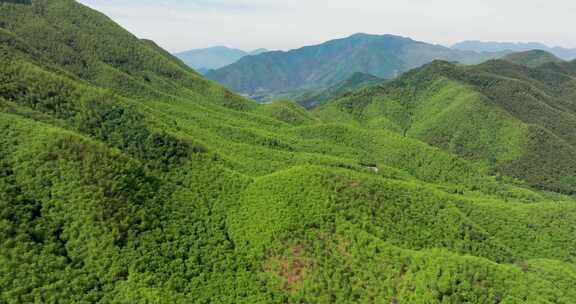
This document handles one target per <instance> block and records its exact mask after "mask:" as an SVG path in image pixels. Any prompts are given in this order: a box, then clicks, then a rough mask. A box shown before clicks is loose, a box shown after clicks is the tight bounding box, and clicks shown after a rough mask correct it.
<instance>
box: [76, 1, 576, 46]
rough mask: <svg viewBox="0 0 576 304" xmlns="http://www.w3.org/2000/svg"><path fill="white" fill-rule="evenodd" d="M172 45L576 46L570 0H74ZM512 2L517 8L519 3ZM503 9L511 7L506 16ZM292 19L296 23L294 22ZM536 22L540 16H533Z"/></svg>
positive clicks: (140, 34)
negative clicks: (370, 39)
mask: <svg viewBox="0 0 576 304" xmlns="http://www.w3.org/2000/svg"><path fill="white" fill-rule="evenodd" d="M80 2H81V3H83V4H85V5H88V6H90V7H92V8H94V9H97V10H99V11H101V12H102V13H105V14H106V15H108V16H109V17H110V18H112V19H113V20H114V21H116V22H117V23H119V24H120V25H122V26H123V27H125V28H127V29H128V30H130V31H131V32H132V33H134V34H135V35H137V36H138V37H141V38H148V39H152V40H154V41H155V42H157V43H158V44H160V45H161V46H162V47H164V48H166V49H167V50H169V51H170V52H179V51H185V50H189V49H199V48H207V47H213V46H226V47H231V48H238V49H242V50H246V51H251V50H254V49H258V48H266V49H270V50H288V49H294V48H299V47H301V46H305V45H312V44H318V43H322V42H325V41H327V40H331V39H337V38H343V37H347V36H350V35H352V34H355V33H368V34H378V35H380V34H392V35H398V36H405V37H410V38H412V39H415V40H419V41H424V42H428V43H435V44H441V45H445V46H451V45H453V44H454V43H457V42H461V41H464V40H480V41H495V42H540V43H544V44H546V45H548V46H550V47H556V46H560V47H567V48H576V42H575V41H574V40H573V39H572V38H570V37H569V36H568V34H563V33H561V32H560V31H558V29H563V28H572V27H573V26H575V25H576V20H575V19H573V18H572V14H571V13H570V12H573V11H576V3H574V2H569V1H565V0H562V1H561V2H562V4H561V5H559V4H555V5H554V6H553V7H552V6H550V5H548V3H549V2H545V1H541V0H532V1H519V0H512V1H508V2H504V3H503V2H497V1H495V0H488V1H484V2H482V3H479V2H478V3H462V1H457V0H441V1H435V2H434V3H431V2H427V1H424V0H415V1H411V2H409V3H408V2H406V3H394V5H387V1H377V0H358V1H355V2H353V3H350V2H349V1H335V0H317V1H314V2H313V3H310V1H308V2H306V1H304V0H292V1H289V0H277V1H275V2H273V3H270V1H268V0H192V1H186V2H183V1H179V0H163V1H152V0H144V1H135V0H80ZM517 8H522V9H521V10H518V9H517ZM507 12H514V15H513V16H510V14H509V13H507ZM295 21H297V22H295ZM535 21H538V22H535ZM195 29H200V30H195Z"/></svg>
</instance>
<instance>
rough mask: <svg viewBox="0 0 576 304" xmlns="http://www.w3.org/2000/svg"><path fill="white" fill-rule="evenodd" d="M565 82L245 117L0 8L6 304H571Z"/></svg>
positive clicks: (563, 75)
mask: <svg viewBox="0 0 576 304" xmlns="http://www.w3.org/2000/svg"><path fill="white" fill-rule="evenodd" d="M530 58H531V60H530V62H534V61H533V60H532V57H530ZM575 77H576V63H574V62H548V61H546V62H545V63H543V64H542V65H539V66H537V67H527V66H523V65H520V64H517V63H514V62H511V61H510V60H495V61H490V62H487V63H485V64H481V65H477V66H461V65H456V64H452V63H448V62H434V63H432V64H429V65H426V66H424V67H422V68H421V69H417V70H413V71H411V72H409V73H407V74H406V75H404V76H402V77H400V78H398V79H396V80H394V81H390V82H385V83H381V84H377V85H375V86H373V83H372V84H371V86H368V87H364V86H361V87H360V88H359V89H358V90H352V91H348V90H344V91H342V94H343V95H341V96H334V99H333V100H325V101H324V102H323V104H322V105H321V106H320V107H318V108H316V109H315V110H313V111H308V110H305V109H304V108H302V107H301V106H300V105H298V104H296V103H294V102H291V101H287V100H282V101H279V102H276V103H271V104H266V105H259V104H257V103H255V102H253V101H251V100H247V99H245V98H243V97H241V96H239V95H236V94H235V93H232V92H230V91H228V90H227V89H225V88H223V87H222V86H220V85H218V84H216V83H213V82H211V81H208V80H206V79H204V78H203V77H202V76H200V75H199V74H198V73H196V72H195V71H194V70H192V69H190V68H188V67H187V66H186V65H185V64H184V63H182V62H181V61H179V60H178V59H176V58H174V57H172V56H171V55H170V54H168V53H167V52H166V51H164V50H162V49H161V48H160V47H159V46H158V45H156V44H155V43H153V42H152V41H148V40H141V39H138V38H137V37H134V36H133V35H132V34H130V33H129V32H127V31H125V30H124V29H122V28H121V27H119V26H118V25H117V24H115V23H114V22H113V21H112V20H110V19H109V18H107V17H106V16H104V15H102V14H100V13H98V12H96V11H93V10H91V9H89V8H87V7H85V6H83V5H81V4H79V3H77V2H76V1H73V0H49V1H47V0H34V1H32V2H31V5H20V4H14V3H7V2H6V1H3V2H2V4H1V5H0V303H566V304H571V303H575V302H576V290H575V289H574V288H573V287H574V286H576V201H575V200H574V198H573V197H572V195H574V193H575V192H576V172H575V170H576V163H575V154H574V153H575V152H574V151H575V150H574V149H575V148H574V145H576V138H575V137H574V132H573V131H574V130H575V128H574V127H575V125H574V124H575V123H576V120H575V118H574V117H575V116H574V115H576V114H575V111H576V104H575V103H574V98H575V97H576V86H575V85H574V84H575V83H574V79H575ZM361 78H362V79H366V78H368V79H372V80H373V78H372V77H361ZM354 84H356V82H354ZM331 96H332V95H331Z"/></svg>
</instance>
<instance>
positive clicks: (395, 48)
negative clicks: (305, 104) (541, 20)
mask: <svg viewBox="0 0 576 304" xmlns="http://www.w3.org/2000/svg"><path fill="white" fill-rule="evenodd" d="M500 55H502V54H497V53H483V54H479V53H475V52H468V51H458V50H451V49H449V48H446V47H443V46H439V45H432V44H427V43H424V42H419V41H414V40H412V39H409V38H404V37H399V36H393V35H381V36H379V35H368V34H356V35H352V36H350V37H347V38H343V39H337V40H332V41H328V42H325V43H323V44H320V45H314V46H307V47H303V48H300V49H296V50H291V51H288V52H283V51H276V52H267V53H264V54H260V55H258V56H251V57H246V58H243V59H241V60H239V61H238V62H236V63H234V64H231V65H229V66H226V67H224V68H221V69H218V70H215V71H211V72H209V73H208V74H207V75H206V77H208V78H209V79H212V80H215V81H217V82H219V83H221V84H223V85H224V86H226V87H228V88H230V89H231V90H233V91H235V92H238V93H241V94H243V95H247V96H262V95H266V96H270V97H269V99H271V98H273V97H274V96H278V95H283V94H287V93H290V94H293V93H294V92H296V93H298V92H301V91H309V90H323V89H326V88H328V87H330V86H332V85H335V84H337V83H338V82H341V81H344V80H345V79H347V78H349V77H350V76H352V75H353V74H354V73H355V72H362V73H366V74H371V75H374V76H377V77H380V78H392V77H394V76H396V75H398V74H401V73H403V72H406V71H408V70H410V69H413V68H416V67H419V66H421V65H423V64H426V63H429V62H430V61H432V60H434V59H444V60H448V61H458V62H461V63H466V64H472V63H480V62H482V61H484V60H487V59H490V58H494V57H497V56H500Z"/></svg>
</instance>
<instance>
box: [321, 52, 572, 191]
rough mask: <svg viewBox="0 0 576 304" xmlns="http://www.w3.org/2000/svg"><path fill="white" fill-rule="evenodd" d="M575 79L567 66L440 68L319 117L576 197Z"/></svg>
mask: <svg viewBox="0 0 576 304" xmlns="http://www.w3.org/2000/svg"><path fill="white" fill-rule="evenodd" d="M524 55H526V54H520V55H519V56H516V57H514V58H526V56H524ZM574 75H575V74H574V72H573V63H567V62H545V63H543V64H541V65H539V66H537V67H535V68H529V67H524V66H521V65H517V64H514V63H512V62H510V60H493V61H489V62H486V63H484V64H481V65H478V66H461V65H455V64H451V63H448V62H441V61H437V62H434V63H432V64H430V65H427V66H425V67H423V68H421V69H416V70H413V71H410V72H409V73H407V74H406V75H404V76H402V77H400V78H399V79H397V80H395V81H391V82H388V83H385V84H383V85H380V86H375V87H370V88H367V89H364V90H360V91H358V92H356V93H354V94H350V95H347V96H345V97H343V98H341V99H339V100H336V101H334V102H331V103H329V104H327V105H326V106H324V107H322V108H320V109H318V111H317V112H318V114H319V115H320V116H321V117H324V120H325V121H330V120H337V121H340V122H342V121H343V120H347V121H352V122H354V123H358V124H360V125H362V126H366V127H370V128H376V129H388V130H394V131H397V132H401V133H403V134H405V135H406V136H409V137H413V138H417V139H420V140H422V141H425V142H427V143H429V144H432V145H434V146H438V147H440V148H442V149H444V150H447V151H449V152H452V153H454V154H458V155H460V156H462V157H464V158H467V159H469V160H473V161H479V162H481V163H483V164H484V165H485V167H486V168H488V169H489V170H490V171H494V173H495V174H502V175H507V176H513V177H516V178H519V179H522V180H524V181H526V182H528V184H529V185H531V186H534V187H537V188H540V189H544V190H550V191H556V192H563V193H566V194H574V193H576V184H575V183H574V176H576V137H574V132H571V131H570V130H574V128H576V108H575V105H576V104H575V103H574V102H573V98H574V96H575V93H576V89H575V88H576V87H575V84H576V82H575V79H574Z"/></svg>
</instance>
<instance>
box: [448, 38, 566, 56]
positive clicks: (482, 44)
mask: <svg viewBox="0 0 576 304" xmlns="http://www.w3.org/2000/svg"><path fill="white" fill-rule="evenodd" d="M452 48H453V49H459V50H467V51H477V52H502V51H511V52H524V51H530V50H543V51H547V52H549V53H552V54H554V55H555V56H557V57H560V58H561V59H564V60H574V59H576V49H574V48H564V47H549V46H547V45H545V44H543V43H540V42H488V41H479V40H470V41H463V42H459V43H456V44H454V45H453V46H452Z"/></svg>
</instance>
